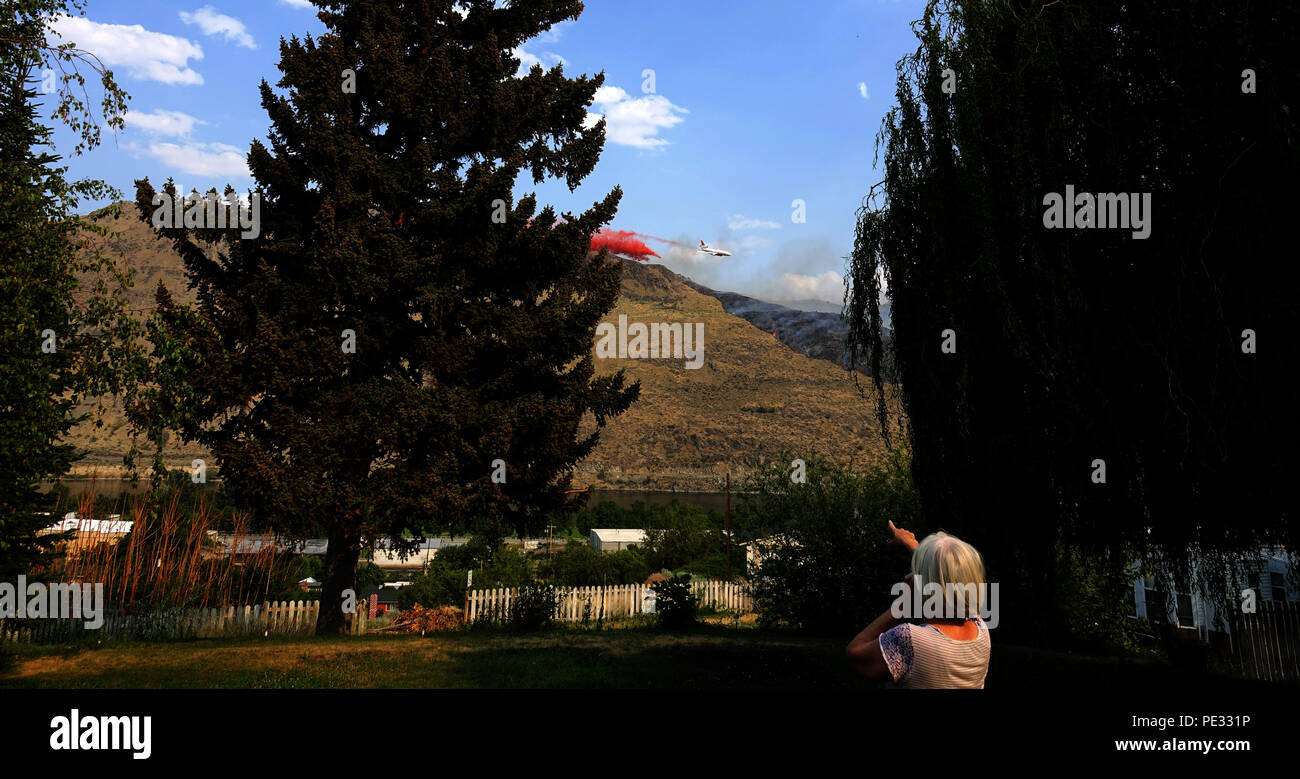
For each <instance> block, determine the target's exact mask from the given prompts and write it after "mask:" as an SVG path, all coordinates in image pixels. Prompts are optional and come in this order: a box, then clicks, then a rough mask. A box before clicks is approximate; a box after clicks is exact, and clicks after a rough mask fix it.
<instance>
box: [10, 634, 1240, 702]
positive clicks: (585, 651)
mask: <svg viewBox="0 0 1300 779" xmlns="http://www.w3.org/2000/svg"><path fill="white" fill-rule="evenodd" d="M845 643H846V639H841V638H834V639H827V638H817V637H809V636H800V635H794V634H790V633H780V632H767V631H762V630H758V629H754V628H743V627H742V628H732V627H726V626H720V625H709V626H704V627H701V628H698V629H696V630H692V631H688V632H683V633H663V632H660V631H657V630H655V629H653V628H650V627H636V628H626V629H607V630H603V631H594V630H587V631H582V630H574V629H555V630H549V631H543V632H540V633H534V634H523V635H521V634H512V633H508V632H503V631H494V630H474V631H458V632H453V633H442V634H437V635H430V636H427V637H422V636H395V635H389V636H378V635H371V636H364V637H351V638H350V637H337V638H316V637H272V638H267V639H239V640H233V639H229V640H227V639H223V640H201V641H185V642H169V643H167V642H159V643H137V644H115V645H104V646H99V647H95V648H85V647H38V646H30V645H18V646H16V647H15V646H14V645H11V650H12V651H15V652H16V654H17V656H16V657H15V658H14V659H13V662H12V663H11V664H9V665H8V667H7V668H5V669H4V670H3V671H0V687H45V688H51V687H52V688H87V687H89V688H108V687H126V688H148V687H154V688H195V687H197V688H213V687H235V688H348V687H376V688H383V687H399V688H618V689H868V688H871V687H873V686H875V685H874V684H873V683H872V682H870V681H868V680H866V679H864V678H862V677H860V676H858V675H856V674H855V673H854V672H853V670H852V669H851V668H850V667H849V665H848V663H847V662H846V661H845V659H844V654H843V652H844V645H845ZM1187 684H1195V685H1197V686H1198V687H1199V688H1201V689H1204V688H1205V687H1206V686H1207V685H1208V686H1210V687H1225V688H1240V689H1241V690H1242V691H1248V689H1249V688H1251V687H1254V685H1250V684H1247V683H1245V682H1241V681H1237V680H1233V679H1228V678H1225V677H1219V676H1209V677H1205V676H1200V677H1193V676H1189V675H1187V674H1185V673H1182V672H1177V671H1175V670H1174V669H1172V668H1170V667H1169V666H1167V665H1165V664H1162V663H1159V662H1155V661H1131V660H1123V661H1121V660H1116V659H1106V658H1093V657H1084V656H1076V655H1069V654H1063V653H1054V652H1044V651H1039V650H1031V649H1026V648H1023V647H1016V646H1006V645H998V644H997V643H996V642H995V643H994V649H993V659H992V662H991V665H990V669H989V678H988V682H987V686H988V687H989V688H990V689H998V688H1010V689H1027V688H1030V687H1034V688H1043V687H1048V688H1052V687H1057V688H1090V689H1092V688H1097V687H1113V688H1125V689H1131V688H1133V687H1148V686H1154V687H1178V686H1184V685H1187Z"/></svg>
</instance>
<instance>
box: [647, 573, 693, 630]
mask: <svg viewBox="0 0 1300 779" xmlns="http://www.w3.org/2000/svg"><path fill="white" fill-rule="evenodd" d="M653 589H654V592H655V619H656V621H657V622H658V623H659V627H661V628H664V629H666V630H680V629H682V628H688V627H690V626H692V625H694V624H695V621H696V615H697V614H698V612H699V608H700V599H699V598H698V597H697V596H696V595H695V594H694V593H692V592H691V575H690V574H688V573H676V574H673V575H672V576H671V577H670V578H668V579H666V580H664V581H661V582H658V583H656V584H655V585H654V588H653Z"/></svg>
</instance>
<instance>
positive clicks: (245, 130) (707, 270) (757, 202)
mask: <svg viewBox="0 0 1300 779" xmlns="http://www.w3.org/2000/svg"><path fill="white" fill-rule="evenodd" d="M200 2H202V0H200ZM923 5H924V3H923V0H819V2H817V3H815V4H814V3H809V4H798V3H789V2H778V1H776V0H756V1H754V2H740V1H739V0H736V1H733V0H710V1H706V2H702V1H701V0H660V1H659V2H653V3H651V2H641V1H640V0H589V2H587V4H586V11H585V12H584V13H583V14H582V16H581V17H580V18H579V19H578V20H577V21H575V22H570V23H566V24H564V25H563V26H562V27H560V28H558V29H555V30H552V31H551V32H549V33H547V34H545V35H543V36H540V37H539V38H537V39H534V40H533V41H530V42H529V43H527V44H525V45H524V46H523V47H522V49H523V52H525V53H524V54H522V55H521V57H522V58H523V59H524V61H525V62H526V63H531V62H533V61H540V62H541V63H542V64H543V65H544V66H550V65H553V64H555V63H557V62H563V63H564V67H565V71H566V73H570V74H577V73H588V74H592V73H596V72H599V71H602V70H603V71H604V72H605V88H604V89H603V90H602V91H601V92H600V93H599V94H598V95H597V98H598V101H597V103H596V104H595V105H593V107H592V109H591V110H592V111H593V112H594V113H599V114H603V115H605V116H606V118H607V121H608V123H609V128H608V131H607V140H606V144H605V150H604V153H603V154H602V156H601V160H600V163H599V164H598V165H597V166H596V170H595V171H594V172H593V173H592V175H591V176H589V177H588V178H587V179H586V180H585V181H584V182H583V184H582V185H581V186H580V187H579V188H578V190H577V191H576V192H574V193H570V192H569V191H568V188H567V187H566V186H564V185H563V184H562V183H560V182H544V183H543V184H542V185H540V186H536V187H534V186H533V184H532V181H531V178H527V177H521V181H520V186H519V187H518V189H517V194H523V193H525V192H528V191H536V192H537V193H538V195H539V197H540V198H541V200H542V202H544V203H551V204H553V205H555V206H556V208H557V209H558V210H560V211H566V210H569V211H577V210H581V209H585V208H587V207H589V206H590V205H591V203H593V202H594V201H596V200H598V199H600V198H601V197H602V196H603V195H604V194H605V193H606V192H608V191H609V190H610V189H611V188H612V187H613V186H614V185H621V186H622V187H623V191H624V196H623V202H622V205H621V207H620V209H619V214H618V217H617V218H616V219H615V221H614V224H613V227H614V228H616V229H623V230H634V231H637V232H640V233H645V234H648V235H654V236H659V237H663V238H668V239H673V240H677V241H681V242H683V243H687V244H691V245H694V244H695V243H697V242H698V241H699V240H705V241H708V242H709V244H710V245H713V246H718V247H720V248H726V249H728V250H730V251H732V252H733V256H732V257H729V258H722V259H715V258H707V257H706V256H705V255H699V254H696V253H694V252H692V251H686V250H682V249H672V248H671V247H670V246H668V245H665V244H659V243H654V242H649V245H650V246H651V248H653V249H655V251H657V252H659V253H660V254H661V255H662V256H663V260H662V261H663V262H664V264H666V265H668V266H669V267H670V268H672V269H673V270H676V271H678V272H680V273H684V274H685V275H687V276H690V277H691V278H693V279H695V280H697V281H700V282H701V283H704V284H708V285H711V286H714V287H716V288H719V289H724V290H731V291H737V292H743V293H747V294H751V295H756V296H759V297H764V298H766V299H770V300H793V299H801V298H820V299H825V300H830V301H833V302H837V303H838V302H839V300H840V298H841V296H842V289H843V283H842V278H841V274H842V273H843V272H844V264H845V261H844V257H845V256H846V255H847V254H848V253H849V251H850V250H851V248H852V245H853V225H854V211H855V210H856V209H857V208H858V206H859V205H860V204H861V201H862V198H863V196H864V195H865V193H866V192H867V190H868V188H869V187H870V186H871V184H872V183H874V182H875V181H877V180H878V179H879V178H880V176H879V174H878V172H877V171H876V170H874V168H873V162H874V157H875V155H874V148H875V135H876V132H877V130H878V129H879V127H880V121H881V118H882V117H883V115H884V113H885V112H886V111H887V110H888V109H889V107H890V105H891V104H892V102H893V94H894V83H895V71H894V65H895V63H896V62H897V61H898V59H899V58H900V57H901V56H903V55H904V54H906V53H908V52H910V51H912V50H914V49H915V48H916V39H915V37H914V35H913V34H912V31H911V28H910V24H909V23H910V22H911V21H912V20H914V19H916V18H917V17H919V16H920V14H921V9H922V7H923ZM814 9H815V10H814ZM322 29H323V28H322V25H321V24H320V22H319V21H318V20H317V19H316V18H315V11H314V9H313V8H311V7H309V6H308V5H307V4H306V3H304V2H303V0H257V1H256V2H254V1H252V0H213V2H211V3H206V4H203V5H199V4H198V3H190V4H175V3H171V2H156V1H155V0H88V2H87V4H86V8H85V15H84V17H83V18H81V19H78V20H69V21H65V22H64V23H63V24H62V25H61V26H60V30H61V31H62V32H63V33H64V36H65V38H66V39H69V40H74V41H76V42H77V43H78V45H80V46H81V47H82V48H86V49H89V50H90V51H92V52H94V53H95V54H97V55H98V56H99V57H100V58H101V59H103V60H104V61H105V62H107V64H108V65H109V66H110V67H111V68H112V69H113V70H114V73H115V74H116V76H117V78H118V82H119V84H120V85H121V86H122V87H123V88H124V89H126V91H127V92H129V93H130V94H131V100H130V102H129V109H128V115H127V128H126V130H125V131H123V132H120V133H118V134H117V136H116V137H114V136H113V135H112V134H111V133H107V132H106V133H105V134H104V142H103V144H102V145H101V147H100V148H99V149H96V150H94V151H92V152H90V153H88V154H86V155H84V156H83V157H80V158H74V159H70V160H68V161H67V164H68V165H69V166H70V171H69V173H70V175H71V176H73V177H93V178H101V179H104V180H105V181H107V182H108V183H109V184H112V185H113V186H115V187H117V188H118V189H119V190H121V191H122V192H123V194H124V195H125V196H127V197H130V196H131V195H132V193H133V192H134V187H133V185H132V182H133V180H134V179H136V178H140V177H143V176H145V175H147V176H149V177H150V179H151V180H152V181H154V182H155V183H158V182H161V181H163V180H165V179H166V178H167V177H168V176H172V177H174V178H175V179H176V180H177V182H178V183H179V184H181V185H182V186H183V187H184V188H185V189H186V190H187V191H188V190H189V189H190V188H197V189H199V190H200V191H204V190H206V189H207V188H209V187H212V186H216V187H218V188H222V187H224V185H225V184H226V183H227V182H229V183H231V184H233V185H234V186H235V187H236V188H237V189H240V190H243V189H247V188H250V187H251V186H252V184H253V182H252V180H251V178H249V176H248V172H247V168H246V166H245V163H244V156H245V154H246V153H247V150H248V146H249V143H250V142H251V141H252V140H253V139H254V138H263V139H264V138H265V135H266V131H267V126H268V121H267V118H266V114H265V112H264V111H263V110H262V108H261V106H260V105H259V104H258V94H257V84H258V82H259V80H260V79H262V78H265V79H266V80H267V81H268V82H270V83H272V84H274V83H275V81H276V80H277V79H278V77H279V71H278V70H277V69H276V61H277V60H278V52H279V45H278V44H279V39H280V37H281V36H284V37H288V36H290V35H294V34H296V35H298V36H299V37H302V36H303V35H306V34H313V35H314V34H317V33H319V32H320V31H321V30H322ZM647 69H649V70H652V71H653V82H654V83H653V91H652V92H651V91H648V87H649V86H650V85H649V84H648V83H647V78H646V77H645V76H643V74H644V72H645V71H646V70H647ZM91 97H92V98H93V99H94V100H95V101H96V102H97V101H98V94H97V93H96V92H94V91H92V92H91ZM56 144H57V146H58V149H59V150H60V151H65V152H66V151H70V150H71V148H72V147H73V145H74V140H73V138H72V137H71V135H70V134H68V133H67V132H66V131H63V132H59V133H56ZM795 200H801V201H803V203H804V204H805V205H804V215H805V221H803V222H796V221H795V220H794V219H793V218H792V217H793V216H794V211H795V208H794V206H793V205H792V204H793V201H795Z"/></svg>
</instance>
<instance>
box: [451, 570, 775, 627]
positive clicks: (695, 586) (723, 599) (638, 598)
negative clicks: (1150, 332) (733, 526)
mask: <svg viewBox="0 0 1300 779" xmlns="http://www.w3.org/2000/svg"><path fill="white" fill-rule="evenodd" d="M651 589H652V588H651V587H650V585H644V584H620V585H614V586H609V587H560V588H558V590H559V595H560V603H559V607H558V608H557V609H556V612H555V618H556V619H557V620H560V621H562V622H576V621H580V620H582V619H584V618H586V619H592V620H595V619H610V618H613V617H628V616H633V615H636V614H644V613H646V602H647V598H646V596H647V595H648V594H649V593H650V592H651ZM517 592H518V590H514V589H504V588H498V589H488V590H470V592H469V593H468V595H467V597H466V600H467V602H468V603H467V607H468V608H467V611H466V619H467V621H469V622H476V621H489V622H500V621H504V620H505V619H506V618H507V616H508V615H509V614H510V604H511V603H513V602H514V599H515V597H516V593H517ZM691 592H692V593H693V594H694V595H696V597H698V598H699V599H700V606H701V607H706V608H715V609H723V610H726V611H731V612H735V613H738V614H746V613H749V612H752V611H753V610H754V602H753V599H752V598H751V597H750V594H749V591H748V588H747V587H746V585H744V584H741V583H737V582H721V581H707V580H706V581H693V582H691Z"/></svg>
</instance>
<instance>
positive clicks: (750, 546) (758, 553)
mask: <svg viewBox="0 0 1300 779" xmlns="http://www.w3.org/2000/svg"><path fill="white" fill-rule="evenodd" d="M739 546H740V548H741V549H743V550H745V564H746V566H747V567H748V570H749V571H750V572H757V571H758V569H759V568H760V567H762V565H763V558H765V557H767V556H768V555H770V554H771V553H772V552H773V551H775V550H777V549H780V548H782V547H786V546H794V547H797V546H799V542H798V541H795V540H794V539H791V538H790V537H788V536H786V535H785V534H784V533H781V534H777V535H771V536H764V537H763V538H755V539H754V540H752V541H745V542H742V543H741V544H739Z"/></svg>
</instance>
